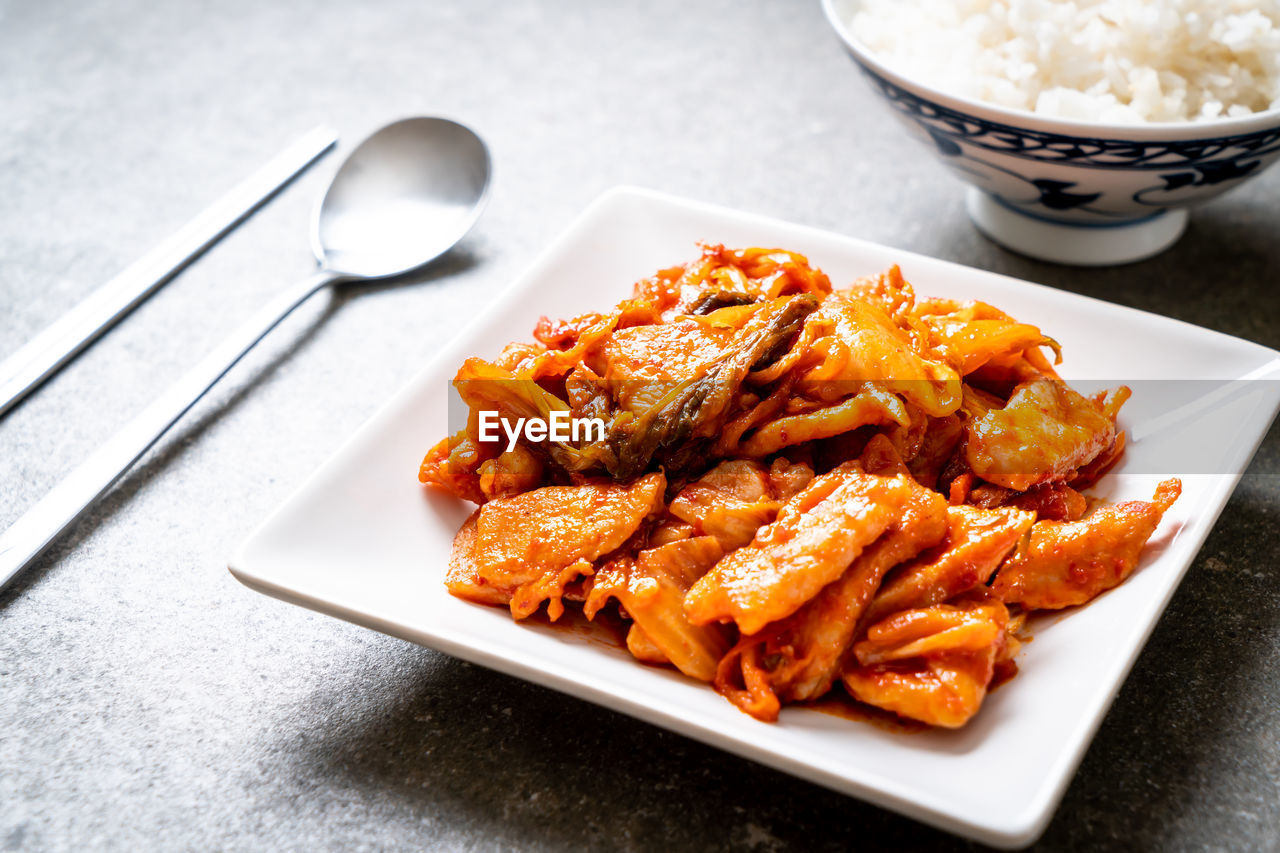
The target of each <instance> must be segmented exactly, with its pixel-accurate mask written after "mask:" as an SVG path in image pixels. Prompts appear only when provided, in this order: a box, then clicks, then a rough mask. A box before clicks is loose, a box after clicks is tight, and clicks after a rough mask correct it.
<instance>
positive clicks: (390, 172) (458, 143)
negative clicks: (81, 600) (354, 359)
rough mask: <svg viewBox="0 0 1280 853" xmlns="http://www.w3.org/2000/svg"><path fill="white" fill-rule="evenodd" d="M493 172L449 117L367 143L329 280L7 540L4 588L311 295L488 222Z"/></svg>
mask: <svg viewBox="0 0 1280 853" xmlns="http://www.w3.org/2000/svg"><path fill="white" fill-rule="evenodd" d="M489 175H490V162H489V152H488V150H487V149H486V148H485V145H484V143H483V142H481V141H480V138H479V137H478V136H476V135H475V133H473V132H472V131H471V130H469V129H468V128H466V127H464V126H462V125H460V124H458V123H457V122H453V121H449V120H448V119H442V118H411V119H405V120H403V121H398V122H395V123H394V124H390V125H387V126H386V127H384V128H382V129H381V130H379V131H378V132H377V133H375V134H373V136H370V137H369V138H368V139H366V140H365V141H364V142H362V143H361V144H360V145H359V146H358V147H357V148H356V149H355V150H354V151H353V152H351V155H350V156H349V157H348V158H347V160H346V162H344V163H343V164H342V166H341V167H340V168H339V169H338V172H337V174H336V175H334V178H333V181H332V183H330V185H329V188H328V190H327V191H326V192H325V194H324V196H323V197H322V199H321V200H320V203H319V204H318V205H317V206H316V213H315V217H314V220H313V223H312V246H313V248H314V250H315V253H316V258H317V259H318V260H319V261H320V269H319V271H318V272H317V273H316V274H315V275H313V276H311V277H310V278H308V279H306V280H305V281H303V282H300V283H299V284H297V285H295V286H294V287H292V288H290V289H289V290H287V291H285V292H284V293H283V294H281V295H280V296H279V297H277V298H276V299H275V300H274V301H273V302H271V304H269V305H267V306H266V307H265V308H263V309H262V310H261V311H259V312H258V313H257V314H255V315H254V316H253V317H251V318H250V319H249V320H248V321H246V322H245V323H244V325H242V326H240V328H238V329H237V330H236V331H235V332H234V333H232V335H231V336H230V337H229V338H228V339H227V340H226V341H224V342H223V343H222V344H221V345H220V346H219V347H218V348H217V349H216V350H214V351H213V352H212V353H210V354H209V355H208V356H207V357H206V358H205V359H204V360H203V361H201V362H200V363H199V364H197V365H196V366H195V367H194V368H192V369H191V371H190V372H189V373H187V375H186V376H184V377H183V378H182V379H181V380H179V381H178V383H177V384H176V385H174V386H173V387H171V388H170V389H169V390H168V391H166V392H165V394H164V395H163V396H162V397H161V398H160V399H158V400H156V401H155V402H154V403H152V404H151V405H150V406H148V407H147V408H146V409H144V410H143V411H142V412H141V414H139V415H138V416H137V417H135V418H134V419H133V420H132V421H130V422H129V423H128V424H127V425H125V427H124V429H122V430H120V432H118V433H116V435H115V436H113V437H112V438H111V439H110V440H109V441H108V442H107V443H106V444H104V445H102V447H100V448H98V449H97V450H96V451H94V453H93V454H92V455H91V456H90V457H89V458H88V459H86V460H85V461H84V462H82V463H81V464H80V465H79V467H77V468H76V469H75V470H74V471H72V472H71V473H70V474H69V475H67V477H66V478H65V479H64V480H63V481H62V482H60V483H59V484H58V485H57V486H55V487H54V488H53V490H52V491H50V492H49V494H47V495H45V496H44V497H43V498H41V499H40V501H39V502H37V503H36V504H35V506H33V507H31V509H29V510H27V512H26V513H25V514H24V515H23V516H22V517H21V518H19V519H18V520H17V521H16V522H15V523H14V524H13V526H12V527H10V528H9V529H8V530H6V531H5V532H4V534H3V535H0V587H3V586H4V585H5V584H7V583H8V582H9V580H10V579H11V578H12V577H13V576H14V575H16V574H17V573H18V572H19V571H21V570H22V569H23V568H25V567H26V566H27V565H29V564H30V563H31V562H32V561H33V560H35V558H36V557H38V556H39V555H40V554H41V553H42V552H43V551H44V549H45V548H47V547H48V546H49V544H50V543H51V542H52V541H53V540H54V538H55V537H56V536H57V535H58V534H59V533H61V532H62V531H63V530H65V529H66V528H67V527H69V526H70V525H71V523H72V522H74V521H75V520H76V519H77V518H79V517H80V515H81V514H82V513H83V512H84V511H85V509H87V508H88V506H89V505H90V504H91V503H93V501H94V500H96V499H97V498H98V497H99V496H100V495H101V494H102V493H103V492H105V491H106V490H107V489H109V488H110V487H111V486H112V484H114V483H115V482H116V481H117V480H118V479H120V477H121V476H123V475H124V473H125V471H127V470H128V469H129V467H130V466H132V465H133V463H134V462H136V461H137V460H138V459H139V458H140V457H141V456H142V455H143V454H144V453H146V452H147V450H148V449H150V448H151V446H152V445H154V444H155V443H156V442H157V441H158V440H159V439H160V437H161V436H163V435H164V434H165V432H166V431H167V430H168V429H169V428H170V427H171V426H173V425H174V423H176V422H177V421H178V419H179V418H181V417H182V416H183V415H184V414H185V413H186V412H187V410H189V409H190V408H191V407H192V406H193V405H195V403H196V401H198V400H199V399H200V398H201V397H203V396H204V394H205V392H207V391H208V390H209V389H210V388H212V387H213V385H214V383H216V382H217V381H218V380H219V379H221V378H222V377H223V375H225V374H226V372H227V371H228V370H230V369H231V368H232V366H234V365H235V363H236V362H238V361H239V360H240V359H241V358H242V357H243V356H244V354H245V353H247V352H248V351H249V350H250V349H252V348H253V346H254V345H255V344H256V343H258V341H260V340H262V338H264V337H265V336H266V335H267V333H268V332H270V331H271V330H272V329H273V328H275V327H276V325H277V324H279V323H280V321H281V320H283V319H284V318H285V317H287V316H288V315H289V313H290V312H291V311H293V309H295V308H297V307H298V306H299V305H301V304H302V303H303V302H304V301H306V300H307V298H309V297H310V296H312V295H313V294H315V293H316V292H317V291H319V290H321V289H323V288H325V287H327V286H329V285H331V284H335V283H338V282H350V281H370V280H374V279H380V278H389V277H391V276H396V275H402V274H404V273H407V272H410V271H412V270H415V269H417V268H419V267H421V266H424V265H425V264H427V263H429V262H430V261H433V260H435V259H436V258H438V257H439V256H440V255H442V254H444V253H445V252H446V251H448V250H449V249H450V248H452V247H453V246H454V244H456V243H457V242H458V241H459V240H461V239H462V237H463V236H464V235H465V234H466V233H467V232H468V231H469V230H471V226H472V225H473V224H474V223H475V221H476V218H477V217H478V216H479V215H480V210H481V208H482V207H483V206H484V202H485V199H486V197H487V195H488V189H489Z"/></svg>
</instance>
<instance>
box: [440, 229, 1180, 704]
mask: <svg viewBox="0 0 1280 853" xmlns="http://www.w3.org/2000/svg"><path fill="white" fill-rule="evenodd" d="M1060 358H1061V353H1060V351H1059V347H1058V344H1057V343H1056V342H1055V341H1054V340H1053V339H1052V338H1050V337H1048V336H1047V335H1046V334H1044V333H1043V332H1042V331H1041V330H1040V329H1038V328H1037V327H1035V326H1033V325H1030V324H1027V323H1024V322H1020V321H1018V320H1016V319H1015V318H1013V317H1011V316H1009V315H1008V314H1005V313H1004V312H1003V311H1001V310H999V309H998V308H996V307H994V306H991V305H987V304H985V303H982V302H976V301H967V302H966V301H957V300H948V299H936V298H921V297H917V295H916V293H915V291H914V289H913V288H912V286H911V285H910V284H909V283H908V282H907V281H906V280H905V279H904V278H903V276H902V274H901V272H900V270H899V269H898V268H897V267H896V266H895V267H892V268H890V269H888V270H886V271H884V272H882V273H880V274H879V275H876V276H873V277H870V278H864V279H859V280H856V281H854V282H852V283H850V284H849V285H848V286H845V287H842V288H834V287H833V286H832V284H831V281H830V280H829V279H828V278H827V276H826V275H825V274H823V273H822V272H821V271H820V270H818V269H816V268H814V267H813V266H811V265H810V264H809V262H808V260H807V259H806V258H805V257H803V256H802V255H798V254H796V253H794V252H788V251H783V250H780V249H762V248H750V249H727V248H725V247H724V246H719V245H708V246H704V247H702V252H701V254H700V256H699V257H698V258H696V259H695V260H693V261H691V262H689V263H687V264H684V265H681V266H675V267H671V268H668V269H664V270H660V271H659V272H657V273H656V274H654V275H653V276H650V277H649V278H646V279H644V280H642V281H640V282H638V283H636V284H635V286H634V289H633V293H632V296H631V297H630V298H629V299H625V300H623V301H622V302H620V303H619V304H618V305H616V306H614V307H613V309H612V310H609V311H605V312H603V313H590V314H583V315H581V316H578V317H572V318H567V319H549V318H545V317H544V318H542V319H541V320H539V321H538V323H537V325H536V327H535V328H534V331H533V339H532V340H531V341H529V342H519V343H512V344H509V345H508V346H507V347H506V348H505V349H504V350H503V351H502V353H501V354H500V355H499V356H498V357H497V358H495V359H493V360H484V359H479V358H471V359H468V360H467V361H466V362H465V363H463V364H462V366H461V367H460V369H459V370H458V372H457V375H456V377H455V381H454V388H455V389H456V391H457V392H458V394H459V396H460V397H461V398H462V400H463V402H464V403H465V404H466V410H467V413H468V414H467V419H466V423H465V425H462V426H461V429H459V430H458V431H457V432H456V434H454V435H452V436H450V437H448V438H444V439H442V440H441V441H440V442H439V443H438V444H436V445H435V446H434V447H432V448H431V450H430V451H429V452H428V453H427V454H426V458H425V459H424V460H423V462H422V466H421V469H420V472H419V478H420V480H421V481H422V482H423V483H424V484H426V485H427V486H429V487H431V488H435V489H443V490H444V491H446V492H449V493H451V494H453V495H455V496H456V497H458V498H460V499H463V500H467V501H471V502H473V503H475V504H477V505H478V508H477V509H476V510H475V512H474V513H473V514H472V515H471V517H470V518H469V519H468V520H467V521H466V523H465V524H464V525H463V527H462V529H461V530H460V531H459V532H458V535H457V537H456V540H455V542H454V547H453V556H452V559H451V561H450V566H449V569H448V572H447V575H446V578H445V583H446V586H447V587H448V589H449V591H450V592H451V593H452V594H454V595H456V596H458V597H460V598H463V599H467V600H468V601H472V602H476V603H478V604H484V605H495V606H503V607H507V608H509V610H510V612H511V614H512V616H513V618H515V619H525V618H528V617H530V616H532V615H533V614H534V613H538V612H540V611H542V610H544V608H545V613H546V615H547V618H549V619H551V620H556V619H558V618H559V617H560V616H561V615H562V614H563V612H564V610H565V607H566V606H571V607H581V608H582V612H583V613H584V614H585V615H586V617H587V618H588V619H594V618H596V616H597V615H598V614H599V613H600V612H601V611H602V610H605V609H609V610H611V611H614V612H616V613H617V614H618V616H620V617H621V618H622V619H623V620H625V624H626V626H627V633H626V647H627V649H628V650H630V652H631V653H632V654H633V655H634V656H635V657H636V658H637V659H639V660H640V661H643V662H644V663H647V664H651V665H660V666H671V667H674V668H675V669H677V670H679V671H680V672H681V673H683V674H684V675H686V676H688V677H689V678H692V679H696V680H699V681H704V682H707V683H708V684H709V685H711V686H712V687H713V688H714V689H715V690H717V691H719V692H720V693H721V694H722V695H723V696H724V697H726V698H727V699H728V700H729V701H730V702H732V703H733V704H735V705H736V706H737V707H739V708H740V709H742V710H743V711H745V712H746V713H749V714H751V715H753V716H755V717H757V718H758V719H761V720H774V719H776V718H777V716H778V713H779V711H780V709H781V708H782V706H783V705H786V704H789V703H797V702H809V701H812V700H815V699H818V698H820V697H822V696H824V695H826V694H828V693H829V692H830V691H833V690H836V691H845V692H846V693H847V694H848V695H849V696H850V697H852V698H853V699H854V700H856V701H859V702H864V703H868V704H870V705H874V706H877V707H878V708H881V709H884V710H887V711H890V712H892V713H895V714H898V715H901V716H903V717H908V718H911V719H914V720H918V721H922V722H924V723H927V724H930V725H934V726H941V727H947V728H956V727H959V726H963V725H964V724H965V723H966V722H967V721H968V720H969V719H971V718H972V717H973V715H974V714H976V713H977V712H978V711H979V709H980V708H981V706H982V703H983V700H984V699H985V697H986V695H987V692H988V691H989V689H990V688H991V685H992V682H993V680H994V679H995V678H996V677H997V673H1005V674H1007V673H1009V672H1011V671H1013V668H1014V663H1013V661H1014V658H1015V656H1016V654H1017V652H1018V649H1019V646H1020V644H1021V642H1022V641H1023V640H1025V636H1021V638H1020V632H1021V631H1024V630H1025V629H1024V623H1025V618H1026V614H1027V613H1029V612H1031V611H1035V610H1043V609H1057V608H1064V607H1074V606H1079V605H1082V604H1085V603H1086V602H1088V601H1090V600H1091V599H1093V598H1094V597H1096V596H1098V595H1101V594H1103V593H1104V592H1106V591H1107V590H1108V589H1110V588H1112V587H1114V586H1116V585H1117V584H1119V583H1121V582H1122V581H1124V579H1125V578H1126V577H1128V576H1129V575H1130V574H1131V573H1132V572H1133V571H1134V570H1135V569H1136V568H1137V566H1138V565H1139V562H1140V559H1141V555H1142V552H1143V548H1144V546H1145V545H1146V543H1147V541H1148V540H1149V539H1150V538H1151V537H1152V536H1153V535H1154V533H1155V531H1156V529H1157V527H1158V526H1159V524H1160V520H1161V518H1162V516H1163V514H1164V513H1165V511H1166V510H1167V509H1168V508H1169V506H1170V505H1171V504H1172V503H1173V502H1174V501H1175V500H1176V499H1177V497H1178V495H1179V492H1180V489H1181V485H1180V483H1179V482H1178V481H1177V480H1167V481H1165V482H1164V483H1162V484H1160V486H1159V487H1158V489H1157V490H1156V494H1155V495H1154V497H1153V499H1152V500H1151V501H1149V502H1147V501H1130V502H1127V503H1121V504H1117V505H1114V506H1098V505H1096V503H1097V502H1095V501H1089V500H1086V497H1085V496H1084V494H1083V493H1082V492H1083V490H1084V489H1086V488H1088V487H1089V486H1091V485H1092V484H1093V483H1094V482H1095V481H1096V480H1097V479H1098V478H1099V477H1101V476H1102V475H1103V474H1105V472H1106V471H1107V470H1108V469H1109V468H1110V467H1111V466H1113V465H1114V464H1115V463H1116V461H1117V460H1118V459H1119V458H1120V457H1121V455H1122V454H1123V451H1124V442H1125V437H1124V433H1123V432H1122V431H1121V430H1120V429H1119V428H1118V427H1117V425H1116V417H1117V414H1118V412H1119V410H1120V408H1121V406H1122V405H1123V404H1124V402H1125V400H1126V399H1127V398H1128V396H1129V389H1127V388H1124V387H1120V388H1117V389H1115V390H1113V391H1111V392H1108V393H1104V394H1098V395H1094V396H1084V395H1082V394H1080V393H1078V392H1077V391H1075V390H1073V389H1072V388H1071V387H1069V386H1068V385H1067V384H1066V383H1065V382H1064V381H1063V380H1062V379H1061V378H1060V377H1059V376H1058V374H1057V372H1056V369H1055V366H1056V365H1057V364H1058V363H1059V361H1060ZM580 423H581V424H587V425H588V426H590V427H591V428H585V429H581V430H579V429H577V426H578V425H579V424H580ZM568 425H572V426H573V428H572V429H569V427H568ZM1091 505H1092V506H1094V507H1095V508H1093V509H1092V511H1090V506H1091Z"/></svg>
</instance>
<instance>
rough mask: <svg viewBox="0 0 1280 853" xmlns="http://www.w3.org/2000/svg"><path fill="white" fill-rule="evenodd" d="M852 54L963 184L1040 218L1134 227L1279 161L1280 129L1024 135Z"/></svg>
mask: <svg viewBox="0 0 1280 853" xmlns="http://www.w3.org/2000/svg"><path fill="white" fill-rule="evenodd" d="M850 55H851V57H852V58H853V60H854V61H855V62H856V63H857V64H858V67H859V68H860V69H861V70H862V72H863V73H864V74H866V75H867V77H868V78H870V80H871V82H872V83H873V84H874V86H875V88H876V90H877V91H879V92H880V94H881V95H883V96H884V98H885V99H886V100H887V101H888V102H889V104H890V105H891V106H892V107H893V109H894V112H895V114H896V115H897V116H898V118H899V119H901V120H902V121H903V122H904V123H905V124H906V125H907V126H908V127H909V128H910V129H912V130H913V131H914V132H916V133H917V134H919V135H922V136H923V137H924V138H925V139H926V140H927V141H928V142H929V143H930V144H931V145H933V146H934V147H935V148H936V150H937V151H938V153H939V154H940V155H942V160H943V162H944V163H946V164H947V165H948V166H949V167H951V168H952V169H953V170H955V171H956V172H957V173H958V174H959V175H960V177H961V178H963V179H964V180H966V181H968V182H969V183H972V184H974V185H976V186H977V187H979V188H980V189H982V190H985V191H986V192H988V193H990V194H991V195H992V196H994V197H995V198H996V199H997V200H998V201H1000V202H1001V203H1003V204H1005V205H1006V206H1009V207H1011V208H1012V209H1014V210H1016V211H1017V212H1018V213H1022V214H1026V215H1029V216H1033V217H1035V218H1037V219H1046V220H1049V221H1051V222H1059V223H1060V222H1067V223H1071V224H1074V225H1094V226H1098V225H1109V224H1115V225H1130V224H1133V223H1134V222H1135V221H1136V220H1141V219H1148V218H1151V217H1152V216H1155V215H1159V214H1160V213H1163V211H1164V210H1165V208H1168V207H1182V206H1185V205H1187V204H1190V203H1192V202H1200V201H1204V200H1206V199H1209V198H1212V197H1213V196H1216V195H1219V194H1221V193H1223V192H1225V191H1227V190H1229V189H1231V188H1232V187H1234V186H1236V185H1237V184H1238V183H1240V182H1241V181H1242V180H1243V179H1245V178H1246V177H1248V176H1250V175H1253V174H1255V173H1257V172H1259V171H1260V170H1262V169H1263V168H1265V167H1266V166H1268V165H1270V164H1271V163H1272V162H1274V161H1275V160H1276V159H1278V158H1280V128H1268V129H1265V130H1262V131H1255V132H1252V133H1244V134H1237V135H1234V136H1207V137H1204V138H1197V139H1182V140H1167V141H1166V140H1161V141H1140V140H1135V139H1104V138H1092V137H1085V136H1075V135H1065V134H1061V133H1049V132H1044V131H1038V130H1031V129H1027V128H1022V127H1015V126H1013V125H1009V124H1003V123H1000V122H995V121H990V120H987V119H984V118H980V117H978V116H975V115H971V114H968V113H963V112H960V111H958V110H955V109H952V108H950V107H946V106H943V105H941V104H938V103H936V102H934V101H931V100H928V99H926V98H924V97H921V96H920V95H919V94H916V93H914V92H910V91H908V90H907V89H904V88H903V87H901V86H899V85H897V84H895V83H893V82H891V81H889V80H886V79H885V78H884V77H882V76H880V75H879V74H878V73H876V72H875V71H874V70H873V69H871V68H868V67H867V66H866V65H865V64H864V63H863V62H862V61H861V60H860V59H859V57H858V56H857V55H856V54H854V53H852V52H851V53H850ZM1147 127H1150V126H1147ZM1212 127H1213V126H1212V124H1206V125H1205V130H1206V132H1208V131H1211V130H1212Z"/></svg>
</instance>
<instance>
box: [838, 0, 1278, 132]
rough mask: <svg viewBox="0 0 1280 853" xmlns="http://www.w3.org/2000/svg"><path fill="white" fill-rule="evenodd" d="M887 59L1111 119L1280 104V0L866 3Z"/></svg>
mask: <svg viewBox="0 0 1280 853" xmlns="http://www.w3.org/2000/svg"><path fill="white" fill-rule="evenodd" d="M859 7H860V8H859V10H858V11H857V12H856V13H855V14H854V16H853V18H852V21H851V22H850V23H851V25H852V30H853V33H854V34H855V35H856V36H857V37H858V39H860V40H861V41H862V42H863V44H865V45H866V46H867V47H868V48H869V49H870V50H871V51H872V52H873V53H874V54H875V55H876V57H877V58H878V59H880V60H881V61H883V62H884V63H885V65H887V66H888V67H889V68H892V69H893V70H895V71H897V72H898V73H900V74H902V75H903V76H904V77H907V78H908V79H911V80H917V81H919V82H921V83H924V84H926V85H929V86H932V87H934V88H936V89H940V90H942V91H944V92H948V93H951V94H954V95H958V96H960V97H965V98H971V99H974V100H979V101H986V102H988V103H991V104H995V105H998V106H1001V107H1009V108H1012V109H1018V110H1030V111H1032V112H1036V113H1041V114H1043V115H1046V116H1054V117H1058V118H1068V119H1081V120H1085V121H1101V122H1109V123H1124V124H1135V123H1141V122H1159V121H1187V120H1196V121H1202V120H1211V119H1216V118H1227V117H1235V116H1244V115H1249V114H1250V113H1253V112H1258V111H1261V110H1266V109H1270V108H1276V107H1280V0H1145V1H1144V0H862V2H861V3H860V4H859Z"/></svg>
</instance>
